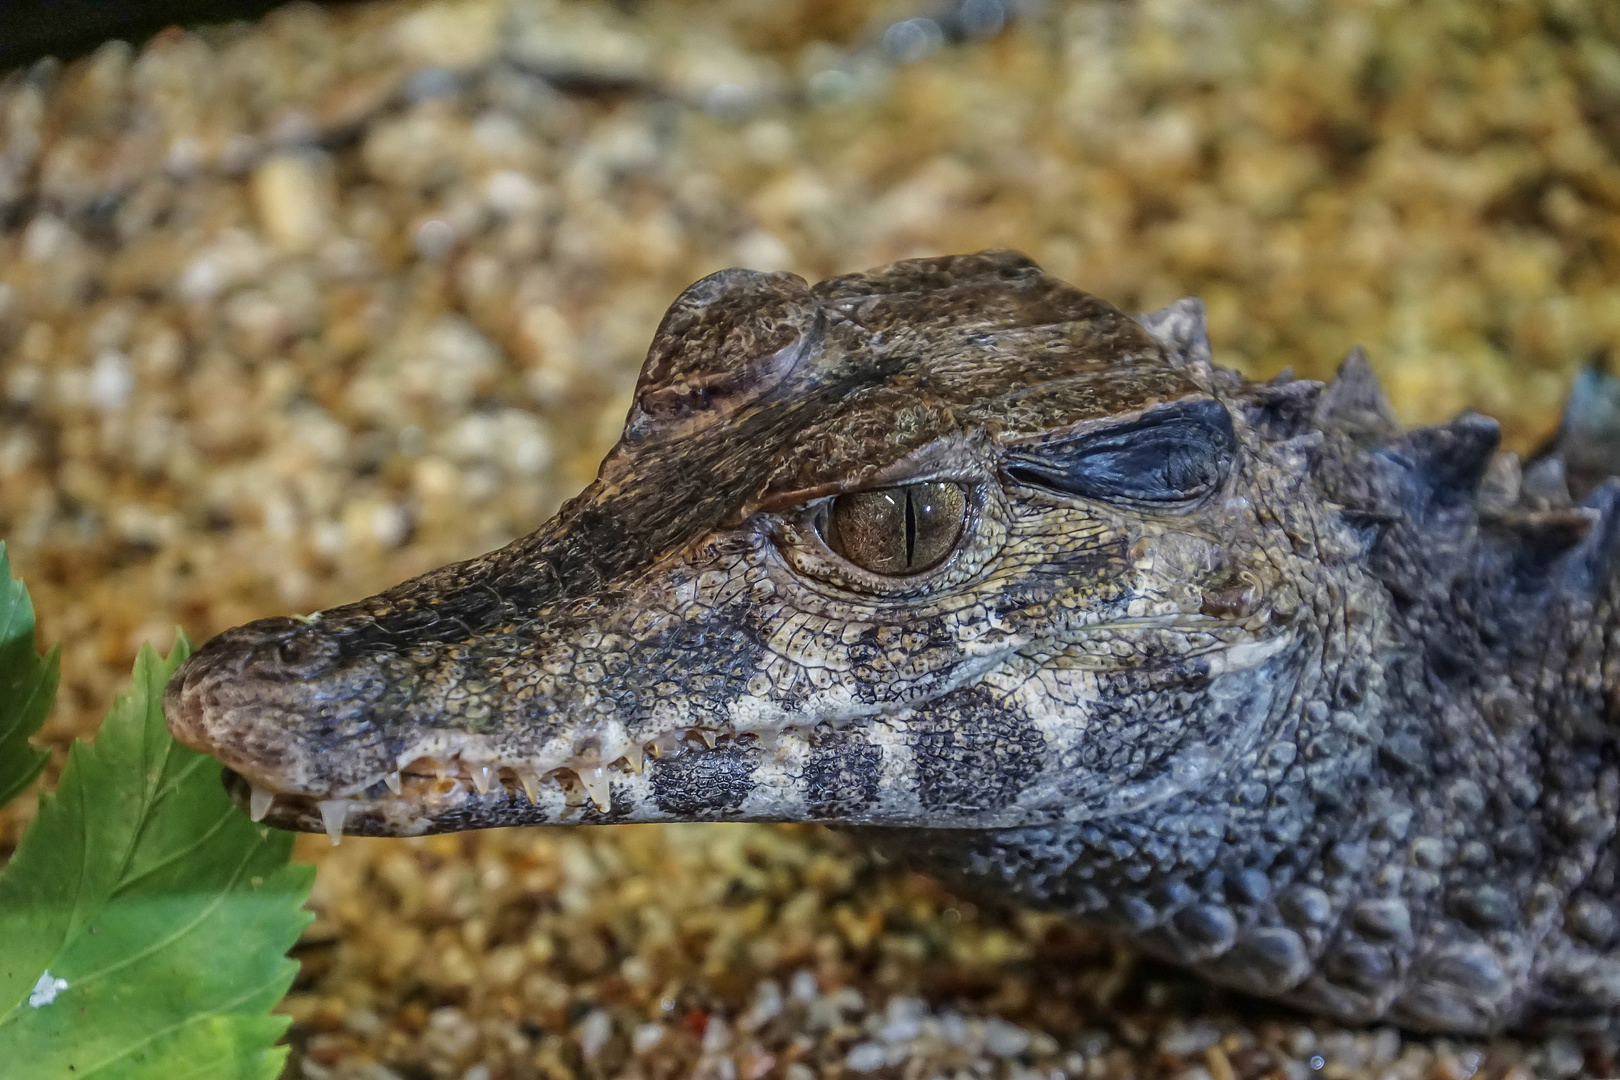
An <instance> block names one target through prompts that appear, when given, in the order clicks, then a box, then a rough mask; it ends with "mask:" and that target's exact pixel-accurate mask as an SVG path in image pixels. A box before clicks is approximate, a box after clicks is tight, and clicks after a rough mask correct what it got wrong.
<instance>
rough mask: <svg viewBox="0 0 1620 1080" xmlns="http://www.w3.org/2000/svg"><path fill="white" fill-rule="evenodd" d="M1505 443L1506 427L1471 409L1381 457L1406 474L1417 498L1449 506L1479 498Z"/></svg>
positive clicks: (1392, 447) (1411, 437) (1385, 451)
mask: <svg viewBox="0 0 1620 1080" xmlns="http://www.w3.org/2000/svg"><path fill="white" fill-rule="evenodd" d="M1501 441H1502V427H1501V425H1500V424H1498V423H1497V422H1496V421H1495V420H1492V419H1491V418H1490V417H1488V416H1481V415H1480V414H1479V413H1477V412H1474V411H1472V410H1469V411H1468V412H1464V413H1461V414H1459V415H1458V416H1457V417H1456V418H1455V419H1453V420H1452V421H1451V422H1450V423H1446V424H1436V425H1434V426H1433V427H1424V428H1418V429H1416V430H1415V431H1409V432H1407V433H1406V434H1404V435H1402V436H1401V437H1400V438H1398V439H1396V440H1395V441H1394V442H1392V443H1390V444H1389V445H1388V446H1387V447H1385V448H1384V449H1382V450H1380V451H1378V453H1379V455H1380V456H1382V457H1384V458H1385V459H1386V460H1388V461H1392V462H1394V463H1395V464H1396V465H1398V466H1400V467H1401V468H1403V469H1404V470H1405V472H1406V474H1407V477H1408V479H1409V481H1410V484H1411V486H1410V488H1409V490H1410V491H1411V492H1412V494H1414V495H1416V496H1417V497H1418V498H1420V499H1421V500H1422V501H1423V502H1424V503H1426V504H1427V505H1429V506H1436V507H1448V506H1452V505H1455V504H1457V503H1459V502H1463V501H1471V500H1472V499H1473V497H1474V492H1475V491H1476V489H1477V488H1478V487H1479V483H1480V481H1481V480H1482V479H1484V477H1485V470H1486V469H1487V468H1489V467H1490V464H1491V458H1492V457H1493V456H1494V455H1495V453H1496V447H1497V444H1498V443H1500V442H1501Z"/></svg>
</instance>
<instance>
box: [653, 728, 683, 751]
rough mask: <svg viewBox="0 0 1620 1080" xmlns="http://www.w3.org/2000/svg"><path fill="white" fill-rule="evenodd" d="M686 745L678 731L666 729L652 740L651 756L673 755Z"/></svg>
mask: <svg viewBox="0 0 1620 1080" xmlns="http://www.w3.org/2000/svg"><path fill="white" fill-rule="evenodd" d="M685 746H686V741H685V740H684V739H683V738H682V737H681V733H680V732H679V731H666V732H664V733H662V734H661V735H658V736H656V737H655V738H654V739H653V740H652V751H653V757H658V758H664V757H674V756H675V755H676V754H679V753H680V752H681V750H682V749H684V748H685Z"/></svg>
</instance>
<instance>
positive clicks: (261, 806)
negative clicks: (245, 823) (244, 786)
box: [248, 784, 276, 821]
mask: <svg viewBox="0 0 1620 1080" xmlns="http://www.w3.org/2000/svg"><path fill="white" fill-rule="evenodd" d="M275 801H276V793H275V792H273V791H271V790H270V789H269V788H262V787H260V786H259V785H258V784H254V785H253V792H252V794H250V795H249V796H248V817H250V818H252V819H253V820H254V821H263V820H264V815H266V814H268V813H269V812H270V804H271V803H273V802H275Z"/></svg>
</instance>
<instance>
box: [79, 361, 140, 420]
mask: <svg viewBox="0 0 1620 1080" xmlns="http://www.w3.org/2000/svg"><path fill="white" fill-rule="evenodd" d="M134 389H135V373H134V371H133V370H132V369H131V365H130V362H129V357H128V356H126V355H125V354H124V353H122V352H120V351H119V350H117V349H103V350H101V352H99V353H97V354H96V362H95V364H94V365H93V366H92V367H91V368H90V388H89V396H90V404H92V405H94V406H95V407H96V408H98V409H100V410H101V411H102V412H113V411H115V410H117V409H122V408H123V407H124V406H125V405H127V404H129V395H130V393H131V391H133V390H134Z"/></svg>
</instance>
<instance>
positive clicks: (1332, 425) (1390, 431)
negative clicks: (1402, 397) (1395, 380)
mask: <svg viewBox="0 0 1620 1080" xmlns="http://www.w3.org/2000/svg"><path fill="white" fill-rule="evenodd" d="M1316 424H1317V426H1318V427H1321V428H1323V429H1324V430H1326V429H1334V430H1338V431H1342V432H1344V433H1345V434H1346V435H1348V436H1349V437H1350V439H1351V441H1352V442H1355V443H1356V444H1357V445H1360V446H1364V447H1367V448H1372V447H1375V446H1382V445H1384V444H1385V443H1387V442H1389V441H1391V440H1392V439H1394V438H1396V437H1397V436H1398V435H1399V434H1400V430H1401V426H1400V424H1399V423H1397V422H1396V420H1395V413H1394V411H1393V410H1392V409H1391V408H1390V407H1389V399H1388V398H1387V397H1385V396H1384V388H1383V387H1382V386H1380V385H1379V384H1378V376H1377V375H1376V374H1374V372H1373V369H1372V365H1371V364H1370V363H1368V362H1367V352H1366V350H1365V349H1363V348H1362V347H1361V346H1360V345H1357V346H1356V347H1355V348H1353V349H1351V350H1350V351H1349V352H1348V353H1347V354H1345V358H1344V359H1343V360H1342V361H1340V363H1339V371H1338V374H1336V375H1335V376H1334V377H1333V381H1332V382H1330V383H1328V385H1327V388H1326V389H1325V390H1323V391H1322V396H1321V397H1320V398H1318V399H1317V405H1316Z"/></svg>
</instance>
